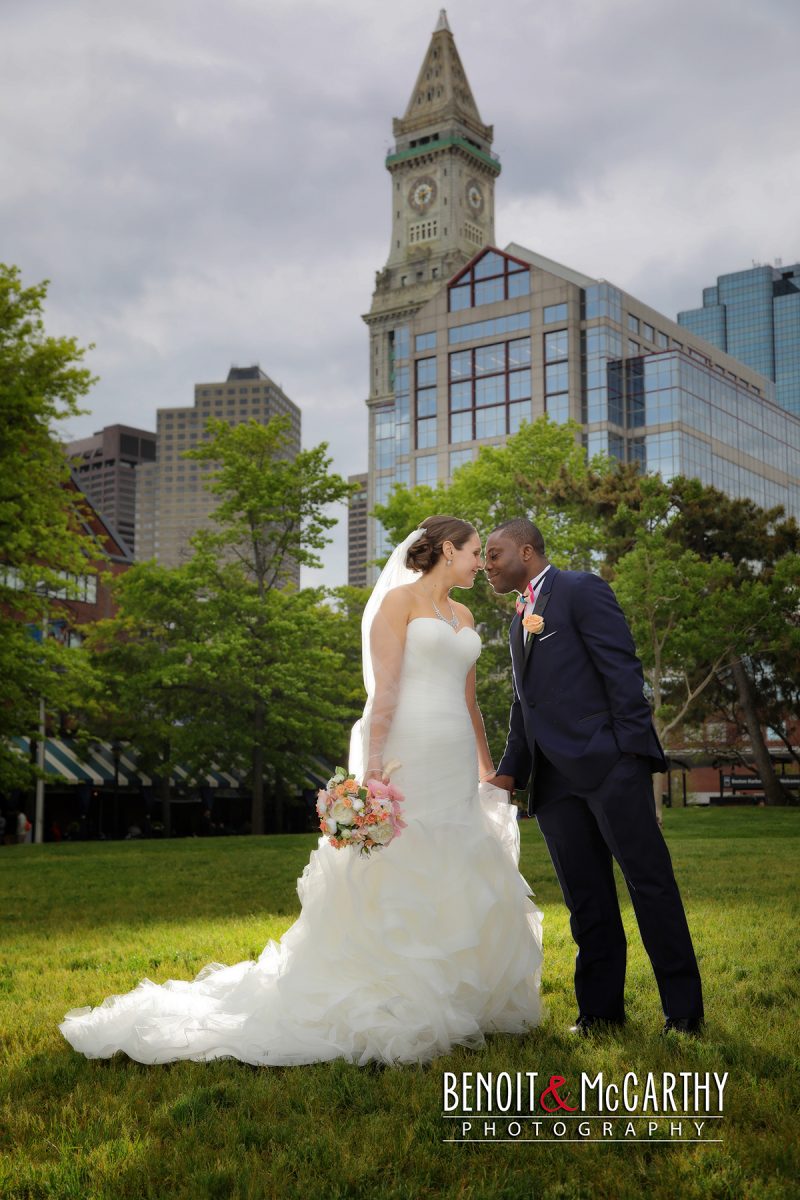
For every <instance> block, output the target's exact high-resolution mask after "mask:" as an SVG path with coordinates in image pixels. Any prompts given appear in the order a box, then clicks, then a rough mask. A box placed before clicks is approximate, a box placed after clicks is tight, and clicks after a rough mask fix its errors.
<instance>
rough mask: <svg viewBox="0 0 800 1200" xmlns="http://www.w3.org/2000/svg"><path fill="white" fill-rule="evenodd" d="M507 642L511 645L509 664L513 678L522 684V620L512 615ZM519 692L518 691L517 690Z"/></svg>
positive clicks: (517, 615)
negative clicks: (512, 671) (512, 670)
mask: <svg viewBox="0 0 800 1200" xmlns="http://www.w3.org/2000/svg"><path fill="white" fill-rule="evenodd" d="M508 640H509V642H510V645H511V664H512V666H513V668H514V678H515V679H516V680H518V681H519V683H520V684H521V683H522V667H523V649H522V618H521V617H520V615H519V613H515V614H514V620H513V621H512V622H511V624H510V626H509V628H508ZM517 690H519V689H517Z"/></svg>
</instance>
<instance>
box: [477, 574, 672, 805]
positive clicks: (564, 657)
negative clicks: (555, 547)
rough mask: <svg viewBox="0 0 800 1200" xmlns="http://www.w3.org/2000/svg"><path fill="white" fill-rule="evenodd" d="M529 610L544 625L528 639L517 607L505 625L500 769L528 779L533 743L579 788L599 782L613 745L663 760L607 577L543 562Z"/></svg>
mask: <svg viewBox="0 0 800 1200" xmlns="http://www.w3.org/2000/svg"><path fill="white" fill-rule="evenodd" d="M534 612H535V613H539V614H540V615H541V616H542V617H544V620H545V626H544V629H543V630H542V632H541V633H540V634H537V635H536V636H534V637H530V638H529V639H528V643H527V645H525V644H524V642H523V635H524V631H523V629H522V620H521V618H520V616H519V615H516V616H515V617H514V620H513V621H512V622H511V629H510V631H509V641H510V644H511V661H512V666H513V676H514V701H513V704H512V706H511V716H510V720H509V731H508V740H507V742H506V748H505V751H504V753H503V757H502V760H501V762H500V765H499V767H498V768H497V773H498V775H511V776H513V778H514V781H515V784H516V786H517V787H518V788H524V787H527V784H528V781H529V779H530V776H531V771H532V768H533V766H534V756H535V753H536V748H537V747H539V748H540V749H541V752H542V754H544V756H545V758H547V759H548V761H549V762H551V763H552V764H553V766H554V767H555V768H556V769H557V770H558V771H559V772H560V773H561V774H562V775H564V776H566V778H567V779H569V780H570V781H571V782H573V783H575V784H580V785H581V787H582V788H592V787H596V786H597V785H598V784H599V783H601V782H602V780H603V779H604V778H605V776H606V775H607V774H608V772H609V771H610V770H611V768H612V767H613V766H614V764H615V763H616V762H617V761H618V759H619V758H620V755H621V754H640V755H643V756H644V757H646V758H648V759H649V760H650V767H651V770H652V771H664V770H666V760H665V758H664V752H663V750H662V749H661V745H660V743H659V740H658V738H657V736H656V731H655V729H654V727H653V719H652V714H651V711H650V705H649V704H648V702H647V700H646V698H645V695H644V676H643V673H642V665H641V663H640V662H639V659H638V658H637V657H636V649H635V647H634V644H633V638H632V636H631V631H630V629H629V628H628V624H627V621H626V620H625V617H624V615H623V613H622V609H621V608H620V606H619V604H618V603H617V599H616V597H615V595H614V593H613V591H612V590H611V588H610V587H609V586H608V584H607V583H606V582H605V580H603V579H601V578H600V577H599V575H592V574H591V573H590V572H588V571H559V570H558V569H557V568H556V567H551V568H550V570H549V571H548V572H547V574H546V575H545V577H544V579H543V580H542V586H541V589H540V591H539V594H538V596H537V599H536V605H535V607H534Z"/></svg>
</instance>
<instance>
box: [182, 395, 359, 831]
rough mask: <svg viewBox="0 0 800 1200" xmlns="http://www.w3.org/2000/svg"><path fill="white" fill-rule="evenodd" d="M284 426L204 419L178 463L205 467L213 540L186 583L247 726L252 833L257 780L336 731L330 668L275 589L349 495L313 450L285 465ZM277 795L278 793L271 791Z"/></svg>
mask: <svg viewBox="0 0 800 1200" xmlns="http://www.w3.org/2000/svg"><path fill="white" fill-rule="evenodd" d="M288 425H289V423H288V420H287V419H286V418H284V417H275V418H273V419H272V420H271V421H269V422H268V423H267V425H260V424H258V423H257V422H256V421H250V422H249V423H246V424H241V425H238V426H230V425H228V424H226V423H225V422H223V421H217V420H212V421H209V423H208V426H207V432H208V440H207V441H206V442H204V443H203V444H202V445H200V446H197V447H196V448H195V449H193V450H190V451H188V452H187V455H186V457H187V458H193V459H195V460H197V461H200V462H205V463H207V464H209V465H212V466H213V471H212V478H211V482H210V488H211V491H212V492H213V493H214V494H215V495H216V496H218V497H219V498H220V503H219V505H218V507H217V509H216V510H215V512H214V513H213V520H214V523H215V525H216V527H217V528H216V529H214V530H203V531H201V532H200V533H198V534H197V536H196V537H195V538H194V539H193V543H194V548H195V555H194V558H193V560H192V563H191V567H190V570H191V574H192V577H193V579H194V580H195V584H196V586H197V588H198V591H199V592H200V593H201V594H202V595H203V596H204V598H205V600H206V603H207V609H206V612H207V615H208V618H209V620H211V621H212V622H213V629H212V632H211V633H210V635H209V639H208V643H207V648H208V652H209V653H212V652H213V653H214V654H216V656H217V661H218V662H219V663H220V665H221V664H222V662H223V660H224V661H225V663H227V664H228V665H230V664H235V667H236V670H235V675H234V676H233V677H232V676H231V675H230V674H229V673H227V674H225V675H224V677H225V678H226V679H228V680H229V682H230V687H231V691H232V693H234V694H235V696H236V701H237V704H238V711H239V712H241V713H243V714H245V715H246V728H247V732H246V734H245V733H244V728H243V729H242V738H241V739H240V742H239V746H240V747H241V748H242V749H246V750H247V752H248V754H249V758H250V774H251V782H252V789H253V813H252V827H253V832H254V833H262V832H263V830H264V778H265V772H266V770H267V767H269V769H270V773H271V776H272V778H273V780H275V779H277V778H279V777H284V778H285V777H286V774H287V772H289V771H291V770H296V767H293V766H292V764H294V763H296V762H297V759H298V756H297V754H294V755H293V750H294V751H299V752H300V754H299V757H302V754H303V753H307V752H310V750H311V748H312V745H313V744H316V745H319V744H320V742H321V741H324V740H325V737H326V736H327V733H329V732H330V730H329V728H328V726H327V722H328V721H335V719H336V707H335V704H333V703H332V701H331V699H330V696H331V694H332V692H333V691H335V689H331V691H327V690H326V684H327V682H328V678H329V677H331V676H335V673H336V670H337V669H338V666H339V660H338V657H337V656H336V655H335V653H334V651H333V650H332V649H331V648H329V647H326V646H320V645H316V646H315V645H313V643H309V640H308V636H307V632H306V636H305V637H304V636H303V626H302V624H300V625H298V623H297V622H298V619H299V620H300V621H301V622H302V620H303V618H306V619H308V616H309V612H310V606H311V603H312V602H310V601H309V602H307V601H306V600H305V599H302V600H300V601H298V604H299V607H298V605H292V604H291V603H290V602H289V599H288V597H287V596H284V595H279V594H277V593H278V589H279V588H281V587H289V588H291V586H292V582H293V577H294V574H295V572H296V569H297V568H298V567H300V566H309V567H317V566H319V565H320V561H319V558H318V551H319V550H321V549H322V548H323V547H324V546H325V545H326V544H327V541H328V538H327V532H328V530H329V529H331V528H332V527H333V525H334V524H335V523H336V520H335V517H333V516H332V515H331V514H330V506H331V505H332V504H334V503H336V502H340V501H342V500H345V499H346V498H347V497H348V496H349V495H350V494H351V492H352V491H353V490H354V489H353V487H352V486H351V485H350V484H348V483H347V482H346V481H345V480H344V479H342V478H341V477H340V476H338V475H334V474H332V473H331V472H330V466H331V460H330V458H328V457H327V446H326V445H325V444H324V443H322V444H321V445H319V446H316V447H314V448H312V449H311V450H302V451H300V453H299V454H297V455H296V456H294V457H292V456H291V455H290V447H289V439H288ZM276 791H277V789H276Z"/></svg>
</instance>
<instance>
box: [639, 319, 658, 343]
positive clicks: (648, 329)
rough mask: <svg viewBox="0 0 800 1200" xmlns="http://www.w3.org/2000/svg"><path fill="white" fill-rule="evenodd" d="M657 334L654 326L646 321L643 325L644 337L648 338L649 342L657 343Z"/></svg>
mask: <svg viewBox="0 0 800 1200" xmlns="http://www.w3.org/2000/svg"><path fill="white" fill-rule="evenodd" d="M655 332H656V331H655V330H654V329H653V326H652V325H648V324H647V322H646V321H644V322H643V323H642V337H643V338H647V340H648V342H652V341H655Z"/></svg>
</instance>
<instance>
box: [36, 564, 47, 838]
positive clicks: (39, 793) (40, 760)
mask: <svg viewBox="0 0 800 1200" xmlns="http://www.w3.org/2000/svg"><path fill="white" fill-rule="evenodd" d="M36 591H37V592H38V593H39V595H40V596H42V597H46V596H47V587H46V585H45V584H42V583H39V584H37V585H36ZM46 641H47V605H46V604H45V607H44V611H43V613H42V648H44V644H45V642H46ZM46 737H47V714H46V712H45V703H44V696H40V697H39V741H38V744H37V747H36V765H37V767H38V768H39V774H38V775H37V777H36V804H35V806H34V816H33V840H34V842H35V843H37V844H39V845H40V844H41V843H42V842H43V841H44V745H45V739H46Z"/></svg>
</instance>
